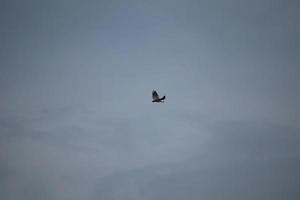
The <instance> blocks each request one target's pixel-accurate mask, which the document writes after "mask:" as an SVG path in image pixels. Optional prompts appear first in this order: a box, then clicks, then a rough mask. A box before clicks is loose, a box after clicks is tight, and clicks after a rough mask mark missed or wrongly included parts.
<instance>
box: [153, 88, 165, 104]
mask: <svg viewBox="0 0 300 200" xmlns="http://www.w3.org/2000/svg"><path fill="white" fill-rule="evenodd" d="M165 98H166V96H163V97H161V98H159V95H158V94H157V92H156V91H155V90H153V91H152V99H153V100H152V102H159V103H164V99H165Z"/></svg>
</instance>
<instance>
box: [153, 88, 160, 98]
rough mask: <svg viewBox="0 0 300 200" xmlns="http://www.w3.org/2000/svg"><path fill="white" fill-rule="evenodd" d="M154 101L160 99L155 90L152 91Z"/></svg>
mask: <svg viewBox="0 0 300 200" xmlns="http://www.w3.org/2000/svg"><path fill="white" fill-rule="evenodd" d="M152 99H153V100H158V99H159V96H158V94H157V92H156V91H155V90H153V91H152Z"/></svg>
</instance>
